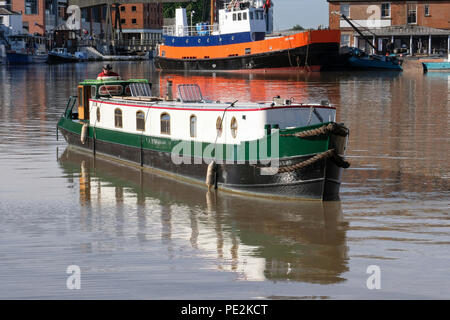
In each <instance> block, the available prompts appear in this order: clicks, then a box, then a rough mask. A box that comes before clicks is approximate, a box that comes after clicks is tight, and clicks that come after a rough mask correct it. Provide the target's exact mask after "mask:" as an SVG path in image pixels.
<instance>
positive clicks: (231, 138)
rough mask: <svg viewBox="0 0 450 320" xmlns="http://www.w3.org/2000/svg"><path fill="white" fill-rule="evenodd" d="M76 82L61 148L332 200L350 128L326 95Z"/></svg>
mask: <svg viewBox="0 0 450 320" xmlns="http://www.w3.org/2000/svg"><path fill="white" fill-rule="evenodd" d="M173 89H174V88H173V87H172V85H171V82H170V81H169V82H168V85H167V90H166V94H165V97H160V96H159V94H158V96H155V95H153V94H152V91H151V84H150V83H149V82H148V81H147V80H145V79H130V80H89V79H88V80H84V81H82V82H80V83H79V85H78V96H77V97H70V98H69V101H68V103H67V106H66V109H65V111H64V113H63V114H62V116H61V118H60V120H59V122H58V124H57V129H58V130H59V132H61V133H62V135H63V136H64V138H65V139H66V141H67V142H68V144H69V145H72V146H74V147H76V148H81V149H84V150H86V151H89V152H92V153H94V154H95V155H97V154H99V155H102V156H107V157H113V158H115V159H118V160H119V161H122V162H123V161H125V163H128V164H129V165H134V166H138V167H142V168H144V169H150V170H153V171H155V172H157V173H161V174H164V175H166V176H170V177H173V178H175V179H177V180H181V181H185V182H190V183H191V182H195V183H198V184H203V185H204V184H205V182H206V185H207V186H208V189H211V188H215V189H219V190H225V191H230V192H236V193H240V194H246V195H256V196H263V197H282V198H296V199H315V200H336V199H338V198H339V189H340V184H341V178H342V173H343V169H344V168H347V167H348V166H349V163H348V162H347V161H345V159H344V156H345V150H346V146H347V140H348V135H349V130H348V129H347V128H346V127H345V126H344V125H343V124H338V123H336V107H335V106H332V105H330V104H329V103H328V102H327V101H322V102H321V103H318V104H303V103H299V102H296V101H294V100H293V99H283V98H280V97H274V98H273V100H272V101H268V102H240V101H228V102H226V101H225V102H223V101H211V100H207V99H205V98H204V97H203V94H202V92H201V90H200V88H199V86H198V85H196V84H180V85H178V86H177V88H176V89H177V90H176V93H175V94H174V92H173V91H174V90H173Z"/></svg>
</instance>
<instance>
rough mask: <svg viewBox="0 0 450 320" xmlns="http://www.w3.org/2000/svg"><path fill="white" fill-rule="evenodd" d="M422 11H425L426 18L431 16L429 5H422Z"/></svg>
mask: <svg viewBox="0 0 450 320" xmlns="http://www.w3.org/2000/svg"><path fill="white" fill-rule="evenodd" d="M424 11H425V16H426V17H429V16H431V14H430V5H429V4H425V5H424Z"/></svg>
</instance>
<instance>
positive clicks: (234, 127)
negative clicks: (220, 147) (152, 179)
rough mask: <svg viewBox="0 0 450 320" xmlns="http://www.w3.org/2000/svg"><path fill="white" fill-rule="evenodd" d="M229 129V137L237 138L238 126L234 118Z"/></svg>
mask: <svg viewBox="0 0 450 320" xmlns="http://www.w3.org/2000/svg"><path fill="white" fill-rule="evenodd" d="M230 129H231V136H232V137H233V138H236V136H237V130H238V125H237V120H236V118H235V117H233V119H231V125H230Z"/></svg>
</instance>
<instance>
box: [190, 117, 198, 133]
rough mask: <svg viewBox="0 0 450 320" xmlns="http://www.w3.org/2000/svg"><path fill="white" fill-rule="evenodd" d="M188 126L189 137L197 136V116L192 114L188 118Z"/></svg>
mask: <svg viewBox="0 0 450 320" xmlns="http://www.w3.org/2000/svg"><path fill="white" fill-rule="evenodd" d="M189 127H190V132H191V138H195V137H197V117H196V116H194V115H192V116H191V118H190V119H189Z"/></svg>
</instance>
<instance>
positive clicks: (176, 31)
mask: <svg viewBox="0 0 450 320" xmlns="http://www.w3.org/2000/svg"><path fill="white" fill-rule="evenodd" d="M218 31H219V25H218V24H213V25H207V24H197V25H195V26H187V27H183V26H178V28H177V27H176V26H168V27H163V35H164V36H174V37H185V36H210V35H212V34H213V32H218Z"/></svg>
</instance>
